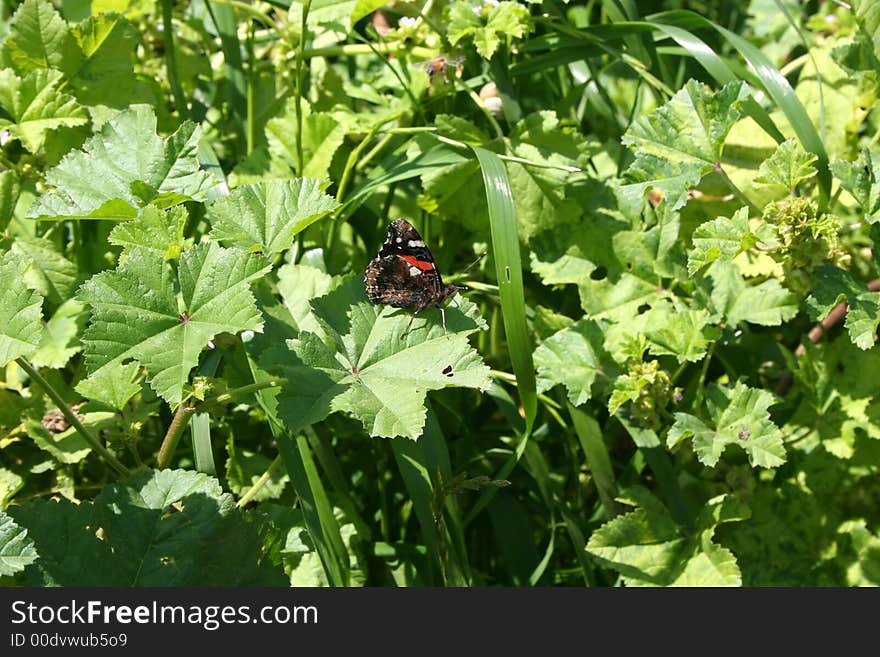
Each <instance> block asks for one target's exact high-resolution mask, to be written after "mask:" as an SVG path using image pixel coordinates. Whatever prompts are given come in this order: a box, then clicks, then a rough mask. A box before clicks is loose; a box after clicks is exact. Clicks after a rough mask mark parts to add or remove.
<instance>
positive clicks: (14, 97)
mask: <svg viewBox="0 0 880 657" xmlns="http://www.w3.org/2000/svg"><path fill="white" fill-rule="evenodd" d="M61 79H62V75H61V73H59V72H58V71H51V70H46V69H38V70H35V71H31V72H30V73H28V74H27V75H26V76H25V77H24V79H22V78H20V77H18V76H17V75H16V74H15V73H14V72H13V71H12V69H8V68H4V69H0V108H3V109H4V110H5V113H6V115H7V116H8V117H9V118H8V119H6V118H0V129H2V130H7V131H8V132H9V134H10V136H11V137H12V138H13V139H20V140H21V143H22V145H23V146H24V147H25V148H26V149H27V150H29V151H30V152H31V153H36V152H37V151H39V150H40V149H41V148H42V147H43V144H44V143H45V141H46V133H48V132H49V131H50V130H56V129H58V128H61V127H63V126H68V127H73V126H79V125H85V124H86V123H88V114H87V113H86V111H85V109H83V108H82V107H80V105H79V104H78V103H77V102H76V100H75V99H74V98H73V96H70V95H68V94H66V93H63V92H61V91H60V90H59V88H58V87H59V85H60V83H61Z"/></svg>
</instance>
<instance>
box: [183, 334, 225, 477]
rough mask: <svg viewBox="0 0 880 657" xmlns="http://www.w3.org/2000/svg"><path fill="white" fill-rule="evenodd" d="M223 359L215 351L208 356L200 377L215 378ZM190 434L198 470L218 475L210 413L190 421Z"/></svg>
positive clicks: (201, 414)
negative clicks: (212, 442)
mask: <svg viewBox="0 0 880 657" xmlns="http://www.w3.org/2000/svg"><path fill="white" fill-rule="evenodd" d="M222 358H223V352H221V351H220V350H219V349H215V350H214V351H212V352H211V353H209V354H208V355H207V357H206V358H205V361H204V362H203V363H202V364H201V365H200V366H199V370H198V372H199V376H214V375H215V374H216V373H217V367H218V366H219V365H220V361H221V359H222ZM189 432H190V436H191V437H192V446H193V457H194V458H195V462H196V470H198V471H199V472H204V473H207V474H211V475H213V474H216V473H217V466H216V465H214V449H213V448H212V447H211V416H210V415H209V414H208V413H196V414H195V415H193V416H192V419H190V421H189Z"/></svg>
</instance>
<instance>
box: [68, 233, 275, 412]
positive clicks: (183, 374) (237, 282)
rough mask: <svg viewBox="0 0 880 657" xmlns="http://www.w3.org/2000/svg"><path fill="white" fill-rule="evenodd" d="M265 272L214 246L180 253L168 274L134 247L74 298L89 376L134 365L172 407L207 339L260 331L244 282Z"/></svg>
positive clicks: (249, 258)
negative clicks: (83, 313) (83, 323)
mask: <svg viewBox="0 0 880 657" xmlns="http://www.w3.org/2000/svg"><path fill="white" fill-rule="evenodd" d="M268 269H269V265H268V263H267V262H266V260H265V259H264V258H262V257H260V256H257V255H255V254H246V253H244V252H242V251H239V250H237V249H225V248H223V247H221V246H219V245H218V244H217V243H216V242H202V243H200V244H198V245H196V246H195V247H193V248H192V249H191V250H189V251H186V252H184V253H183V255H181V257H180V263H179V266H178V267H177V270H176V271H172V270H171V268H170V266H169V265H167V264H166V263H165V262H164V261H163V258H162V256H160V255H158V254H156V253H153V252H149V251H145V250H143V249H139V248H138V249H135V250H134V251H132V253H131V254H130V255H129V257H128V258H127V259H126V261H125V262H124V263H123V264H121V265H119V266H118V267H117V268H116V270H115V271H105V272H101V273H100V274H96V275H95V276H93V277H92V278H91V279H90V280H88V281H86V282H85V283H84V284H83V285H82V287H81V288H80V291H79V294H78V296H79V298H80V299H81V300H83V301H86V302H88V303H89V304H91V306H92V319H91V323H90V325H89V327H88V329H86V332H85V335H84V337H83V342H84V343H85V357H86V365H87V367H88V368H89V371H90V372H97V371H100V370H101V369H102V368H104V367H108V366H112V367H115V366H117V365H118V364H120V363H124V362H126V361H129V360H137V361H138V362H139V363H140V364H141V365H143V366H144V367H145V368H146V370H147V374H148V380H149V381H150V385H151V386H152V387H153V390H155V391H156V394H158V395H159V396H160V397H162V398H163V399H165V400H166V401H167V402H168V403H170V404H172V405H176V404H178V403H180V401H181V400H182V399H183V398H184V396H185V393H184V389H185V387H186V385H187V382H188V380H189V373H190V370H191V369H192V368H193V367H195V365H196V363H197V362H198V358H199V354H200V353H201V352H202V350H203V349H205V348H206V347H207V346H208V341H209V340H211V339H212V338H213V337H214V336H215V335H217V334H218V333H223V332H228V333H237V332H239V331H243V330H251V331H259V330H261V329H262V324H263V322H262V316H261V315H260V311H259V310H258V309H257V307H256V304H255V303H254V298H253V295H252V294H251V292H250V289H249V283H250V282H251V281H253V280H255V279H256V278H258V277H260V276H261V275H262V274H264V273H265V272H266V271H268ZM175 283H176V285H177V286H179V289H180V295H181V303H182V305H180V306H179V305H178V298H177V292H176V285H175Z"/></svg>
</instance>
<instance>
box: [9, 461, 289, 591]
mask: <svg viewBox="0 0 880 657" xmlns="http://www.w3.org/2000/svg"><path fill="white" fill-rule="evenodd" d="M10 511H11V513H10V515H12V516H13V517H14V518H15V521H16V522H17V523H18V524H19V525H20V526H22V527H25V528H27V530H28V534H29V536H30V538H31V539H32V540H33V542H34V544H35V545H36V548H37V551H38V553H39V555H40V557H39V559H38V560H37V561H36V562H35V563H34V564H33V566H32V567H31V569H30V571H31V572H32V579H33V580H34V582H35V583H36V584H39V585H42V586H46V585H56V586H95V585H98V584H102V585H105V586H122V587H131V586H249V585H250V586H260V585H263V586H265V585H282V584H283V583H284V578H283V577H282V576H281V573H280V570H279V569H278V568H277V567H274V566H272V565H271V564H269V563H268V561H267V559H266V558H265V557H264V556H263V554H262V549H261V548H262V546H261V544H260V541H259V537H258V536H257V533H256V531H255V530H254V528H253V526H251V525H250V524H249V523H247V522H245V520H244V518H243V516H242V514H241V513H240V512H239V511H238V510H237V509H236V508H235V503H234V501H233V499H232V496H231V495H229V494H228V493H224V492H222V489H221V488H220V484H219V482H218V481H217V480H216V479H214V478H212V477H209V476H207V475H204V474H201V473H195V472H186V471H183V470H158V471H154V470H150V471H145V472H141V473H138V474H137V475H134V476H133V477H131V478H130V479H127V480H125V481H123V482H120V483H114V484H109V485H107V486H105V487H104V488H103V490H102V491H101V492H100V494H99V495H98V496H97V497H96V498H95V499H94V501H83V502H81V503H80V504H78V505H75V504H72V503H70V502H67V501H66V500H65V501H61V502H49V501H37V502H28V503H26V504H22V505H19V506H16V507H15V509H14V510H12V509H11V510H10ZM99 536H100V538H99ZM220 545H222V549H218V546H220Z"/></svg>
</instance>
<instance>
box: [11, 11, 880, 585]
mask: <svg viewBox="0 0 880 657" xmlns="http://www.w3.org/2000/svg"><path fill="white" fill-rule="evenodd" d="M3 18H4V20H3V22H2V23H0V39H2V47H0V130H2V132H0V144H2V150H0V168H2V171H0V230H2V231H3V232H2V243H0V364H2V365H3V370H2V372H0V383H2V385H0V450H2V451H0V581H2V582H3V583H4V584H6V585H14V584H17V585H22V584H24V585H35V586H55V585H61V586H64V585H107V586H145V585H278V586H285V585H293V586H297V585H327V584H330V585H343V586H349V585H371V586H395V585H398V586H405V585H417V586H423V585H456V586H464V585H513V586H530V585H575V586H581V585H589V586H619V585H625V586H642V585H660V586H667V585H710V586H722V585H723V586H736V585H748V586H763V585H775V586H807V585H812V586H815V585H822V586H824V585H838V586H839V585H858V586H861V585H875V584H877V583H878V582H880V535H878V521H880V515H878V506H880V504H878V503H880V483H878V477H877V471H878V465H880V442H878V439H880V399H878V386H877V383H876V381H877V378H876V373H877V372H878V371H880V360H878V359H880V356H878V354H880V351H878V347H877V346H876V337H877V327H878V323H880V301H878V298H877V295H876V292H875V290H877V289H880V279H878V272H877V268H878V266H880V258H878V257H877V250H876V249H875V243H876V241H877V240H878V238H880V229H878V228H877V222H878V220H880V159H878V158H880V155H878V150H877V142H878V140H880V123H878V113H877V112H876V111H875V106H876V104H877V75H878V70H880V37H878V34H880V3H878V2H876V1H859V2H853V3H852V4H851V6H850V5H845V4H844V3H838V2H804V3H797V2H791V1H789V0H752V1H751V2H748V3H741V4H739V5H734V4H732V3H706V2H686V1H675V2H672V1H670V2H635V1H633V0H622V1H620V2H612V1H608V2H602V1H587V2H576V1H571V2H564V1H562V0H559V1H553V0H544V1H543V2H512V1H510V0H501V1H498V0H487V1H486V2H475V1H473V0H450V1H448V2H447V1H443V0H440V1H434V0H429V1H428V2H427V3H411V2H401V1H398V2H395V3H392V4H390V5H388V4H385V3H384V2H381V1H373V0H343V1H333V0H314V1H308V0H307V1H306V2H292V3H287V2H274V1H267V2H255V3H239V2H234V1H231V0H225V1H222V2H220V1H207V0H202V1H194V2H172V1H171V0H162V1H160V2H158V3H153V2H145V1H143V0H61V1H59V2H50V1H49V0H24V1H23V2H11V3H4V6H3ZM440 55H443V56H445V57H446V59H443V60H435V59H434V58H435V57H437V56H440ZM431 61H433V62H434V65H433V68H432V69H431V70H429V69H428V68H427V67H426V62H431ZM444 63H445V66H444V65H442V64H444ZM399 216H404V217H407V218H409V219H410V220H411V221H412V222H413V223H414V224H415V225H416V226H417V227H418V228H419V230H420V232H421V233H422V235H423V237H424V238H425V240H426V242H427V243H428V244H429V245H430V247H431V249H432V251H433V253H434V256H435V258H436V259H437V263H438V267H439V269H440V271H441V272H442V273H443V275H444V277H445V279H444V280H446V281H447V282H454V283H457V284H460V285H466V286H467V288H468V289H467V290H466V291H465V292H464V293H463V294H459V295H457V296H456V297H455V299H454V300H453V301H452V302H451V303H450V304H449V305H448V307H447V308H446V314H447V322H448V328H449V332H448V334H444V331H443V328H442V326H441V325H440V321H439V313H438V312H437V311H436V310H433V309H429V310H427V311H424V312H422V313H419V314H418V315H417V317H416V318H415V319H413V320H412V325H411V327H408V325H409V322H410V319H411V317H410V314H409V313H408V312H406V311H400V310H395V309H391V308H387V307H382V306H372V305H371V304H370V303H369V302H368V301H367V300H366V297H365V295H364V290H363V282H362V273H363V269H364V267H365V266H366V264H367V262H368V261H369V260H370V259H371V258H372V257H373V256H374V254H375V253H376V251H377V249H378V247H379V245H380V243H381V242H382V240H383V239H384V235H385V230H386V226H387V224H388V222H389V221H390V220H391V219H394V218H396V217H399ZM484 251H486V252H488V257H487V258H484V259H483V260H482V261H480V263H479V265H478V266H476V267H474V268H472V269H467V265H468V263H469V262H471V261H472V260H474V258H476V257H477V256H479V254H480V253H482V252H484Z"/></svg>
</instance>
